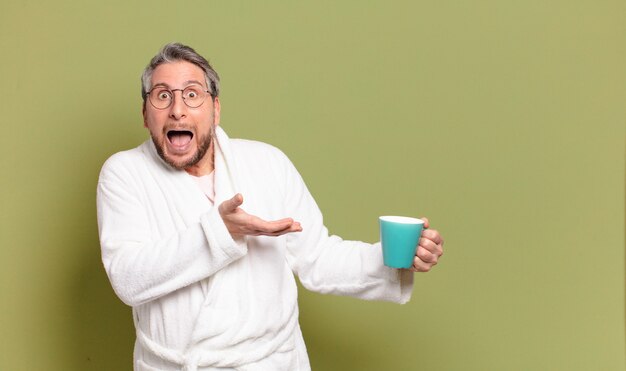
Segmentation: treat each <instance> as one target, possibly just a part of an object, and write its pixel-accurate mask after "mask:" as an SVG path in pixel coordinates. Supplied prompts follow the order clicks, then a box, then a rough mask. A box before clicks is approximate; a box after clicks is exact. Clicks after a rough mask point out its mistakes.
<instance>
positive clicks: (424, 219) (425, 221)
mask: <svg viewBox="0 0 626 371" xmlns="http://www.w3.org/2000/svg"><path fill="white" fill-rule="evenodd" d="M420 219H422V220H423V221H424V229H428V227H430V223H429V222H428V218H427V217H425V216H423V217H421V218H420Z"/></svg>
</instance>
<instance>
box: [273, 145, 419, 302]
mask: <svg viewBox="0 0 626 371" xmlns="http://www.w3.org/2000/svg"><path fill="white" fill-rule="evenodd" d="M281 154H282V153H281ZM283 156H284V155H283ZM282 163H283V164H284V167H283V171H284V175H285V179H286V184H285V200H286V204H287V211H286V212H287V214H286V215H288V216H290V217H293V218H294V219H295V220H297V221H299V222H300V223H301V224H302V228H303V231H302V232H300V233H291V234H289V235H287V260H288V262H289V264H290V266H291V269H292V270H293V271H294V272H295V273H296V274H297V276H298V278H299V279H300V282H301V283H302V285H303V286H304V287H306V288H307V289H309V290H311V291H316V292H320V293H329V294H336V295H347V296H353V297H357V298H360V299H366V300H385V301H392V302H397V303H406V302H408V301H409V299H410V297H411V291H412V289H413V272H411V271H410V270H406V269H393V268H389V267H386V266H385V265H384V264H383V260H382V251H381V246H380V243H376V244H368V243H364V242H360V241H346V240H343V239H341V238H340V237H338V236H334V235H333V236H330V235H329V233H328V230H327V229H326V227H325V226H324V223H323V218H322V213H321V212H320V210H319V208H318V206H317V204H316V202H315V200H314V199H313V197H312V196H311V194H310V193H309V191H308V189H307V187H306V185H305V184H304V181H303V180H302V178H301V177H300V174H299V173H298V171H297V170H296V169H295V167H294V166H293V164H292V163H291V162H290V161H289V160H288V159H287V158H286V157H284V159H283V161H282Z"/></svg>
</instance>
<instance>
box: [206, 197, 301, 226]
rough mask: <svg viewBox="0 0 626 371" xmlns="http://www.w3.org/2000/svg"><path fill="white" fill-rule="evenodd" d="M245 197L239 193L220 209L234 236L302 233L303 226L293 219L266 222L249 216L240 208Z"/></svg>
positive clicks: (223, 203) (221, 205)
mask: <svg viewBox="0 0 626 371" xmlns="http://www.w3.org/2000/svg"><path fill="white" fill-rule="evenodd" d="M242 204H243V196H242V195H241V194H240V193H237V194H236V195H235V196H233V197H232V198H231V199H229V200H226V201H224V202H222V203H221V204H220V206H219V208H218V210H219V213H220V216H221V217H222V220H223V221H224V224H225V225H226V228H227V229H228V231H229V232H230V233H231V235H233V236H241V235H249V236H280V235H283V234H286V233H291V232H301V231H302V226H301V225H300V223H298V222H296V221H294V220H293V219H292V218H284V219H279V220H274V221H266V220H263V219H261V218H259V217H258V216H255V215H251V214H248V213H247V212H245V211H244V210H243V209H242V208H240V206H241V205H242Z"/></svg>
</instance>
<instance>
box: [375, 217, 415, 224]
mask: <svg viewBox="0 0 626 371" xmlns="http://www.w3.org/2000/svg"><path fill="white" fill-rule="evenodd" d="M378 219H379V220H382V221H385V222H391V223H400V224H424V221H423V220H422V219H418V218H413V217H410V216H398V215H384V216H379V217H378Z"/></svg>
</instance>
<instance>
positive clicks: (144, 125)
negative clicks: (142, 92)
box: [141, 102, 148, 128]
mask: <svg viewBox="0 0 626 371" xmlns="http://www.w3.org/2000/svg"><path fill="white" fill-rule="evenodd" d="M141 114H142V116H143V127H144V128H147V127H148V119H147V118H146V102H143V106H142V108H141Z"/></svg>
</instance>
